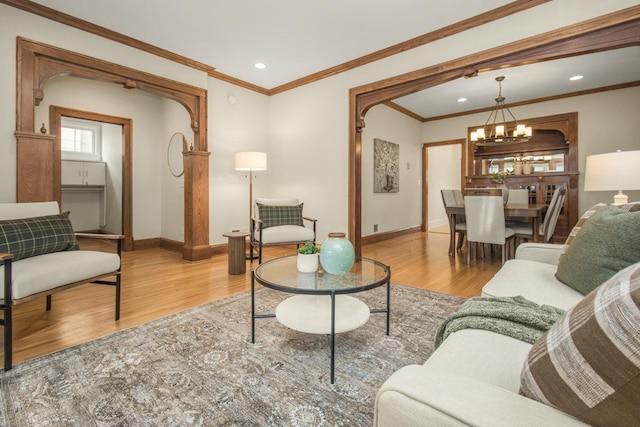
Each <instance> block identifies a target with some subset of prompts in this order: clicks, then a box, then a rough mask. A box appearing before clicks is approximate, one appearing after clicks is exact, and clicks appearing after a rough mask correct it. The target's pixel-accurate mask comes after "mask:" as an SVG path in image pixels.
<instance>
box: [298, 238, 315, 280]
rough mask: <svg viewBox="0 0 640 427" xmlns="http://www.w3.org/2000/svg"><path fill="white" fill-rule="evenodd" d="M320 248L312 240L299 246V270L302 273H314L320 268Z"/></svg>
mask: <svg viewBox="0 0 640 427" xmlns="http://www.w3.org/2000/svg"><path fill="white" fill-rule="evenodd" d="M319 252H320V250H319V249H318V247H317V246H316V245H315V244H314V243H313V242H312V241H310V240H307V241H306V242H305V244H304V245H302V246H300V247H299V248H298V260H297V263H296V264H297V266H298V271H299V272H301V273H313V272H315V271H317V270H318V256H319Z"/></svg>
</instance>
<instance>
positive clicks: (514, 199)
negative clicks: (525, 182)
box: [507, 188, 529, 204]
mask: <svg viewBox="0 0 640 427" xmlns="http://www.w3.org/2000/svg"><path fill="white" fill-rule="evenodd" d="M507 204H529V190H528V189H526V188H510V189H509V199H508V200H507Z"/></svg>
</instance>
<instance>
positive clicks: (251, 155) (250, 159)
mask: <svg viewBox="0 0 640 427" xmlns="http://www.w3.org/2000/svg"><path fill="white" fill-rule="evenodd" d="M235 169H236V170H237V171H249V228H248V230H249V232H251V207H252V204H253V172H255V171H265V170H267V153H261V152H259V151H241V152H239V153H236V161H235ZM249 254H251V252H249ZM250 258H251V255H247V259H250Z"/></svg>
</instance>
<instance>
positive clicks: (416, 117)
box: [383, 101, 424, 122]
mask: <svg viewBox="0 0 640 427" xmlns="http://www.w3.org/2000/svg"><path fill="white" fill-rule="evenodd" d="M383 104H384V105H386V106H387V107H389V108H392V109H394V110H396V111H398V112H400V113H402V114H404V115H406V116H409V117H411V118H412V119H414V120H417V121H419V122H424V117H422V116H420V115H418V114H416V113H414V112H413V111H411V110H409V109H407V108H404V107H403V106H402V105H398V104H396V103H395V102H393V101H387V102H383Z"/></svg>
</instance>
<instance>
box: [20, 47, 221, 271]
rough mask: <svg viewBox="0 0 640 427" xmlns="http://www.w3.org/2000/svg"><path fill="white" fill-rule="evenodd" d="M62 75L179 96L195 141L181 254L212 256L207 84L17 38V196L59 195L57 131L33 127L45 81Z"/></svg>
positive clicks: (48, 197)
mask: <svg viewBox="0 0 640 427" xmlns="http://www.w3.org/2000/svg"><path fill="white" fill-rule="evenodd" d="M63 75H64V76H74V77H80V78H86V79H92V80H100V81H105V82H109V83H114V84H119V85H122V86H123V87H125V88H128V89H140V90H144V91H147V92H151V93H154V94H156V95H159V96H162V97H165V98H169V99H172V100H174V101H177V102H178V103H180V104H181V105H182V106H183V107H184V108H185V109H186V110H187V112H188V113H189V116H190V120H191V128H192V129H193V133H194V144H193V150H191V151H189V152H186V153H185V155H184V161H185V175H184V198H185V203H184V206H185V208H184V209H185V212H184V218H185V223H184V235H185V242H184V246H183V251H182V255H183V258H184V259H187V260H190V261H194V260H198V259H204V258H207V257H209V256H210V246H209V179H208V174H209V167H208V164H209V155H210V153H209V152H207V92H206V90H205V89H202V88H198V87H195V86H190V85H186V84H183V83H179V82H176V81H173V80H169V79H165V78H162V77H159V76H155V75H152V74H148V73H145V72H142V71H138V70H134V69H132V68H128V67H124V66H122V65H118V64H114V63H111V62H107V61H102V60H99V59H96V58H91V57H89V56H86V55H82V54H79V53H75V52H71V51H67V50H64V49H60V48H57V47H54V46H49V45H46V44H43V43H39V42H35V41H31V40H28V39H24V38H22V37H18V38H17V87H16V92H17V97H16V102H17V105H16V141H17V196H16V199H17V201H18V202H31V201H48V200H56V197H55V196H56V195H55V186H56V185H57V187H59V186H60V183H59V182H57V183H55V179H54V178H55V177H58V180H59V177H60V162H56V161H55V158H56V156H55V146H54V140H55V137H53V136H51V135H46V134H41V133H36V132H35V107H36V106H37V105H38V104H39V103H40V102H41V101H42V99H44V87H45V84H46V82H47V81H48V80H49V79H51V78H52V77H55V76H63ZM58 158H59V156H58Z"/></svg>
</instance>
